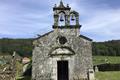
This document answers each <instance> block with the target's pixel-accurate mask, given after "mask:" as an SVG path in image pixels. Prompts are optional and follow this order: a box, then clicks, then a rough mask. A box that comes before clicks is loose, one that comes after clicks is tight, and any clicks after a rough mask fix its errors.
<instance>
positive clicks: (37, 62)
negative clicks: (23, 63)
mask: <svg viewBox="0 0 120 80" xmlns="http://www.w3.org/2000/svg"><path fill="white" fill-rule="evenodd" d="M76 31H77V30H76ZM76 31H75V30H69V29H63V30H61V29H58V30H54V31H53V32H52V33H49V34H48V35H45V36H42V37H41V38H39V39H37V40H35V41H34V43H35V48H34V50H33V69H32V73H33V74H32V77H33V79H36V80H50V79H53V80H57V61H58V60H68V62H69V79H70V80H72V79H73V78H74V79H75V78H76V77H83V78H87V72H88V69H89V68H92V51H91V50H92V49H91V44H92V42H91V41H89V40H86V39H84V38H82V37H79V36H78V35H77V32H76ZM78 31H79V30H78ZM61 35H62V36H64V37H66V39H67V42H66V43H65V44H64V45H61V44H60V43H59V42H58V40H57V37H58V36H61ZM63 48H64V49H63ZM70 54H71V55H70Z"/></svg>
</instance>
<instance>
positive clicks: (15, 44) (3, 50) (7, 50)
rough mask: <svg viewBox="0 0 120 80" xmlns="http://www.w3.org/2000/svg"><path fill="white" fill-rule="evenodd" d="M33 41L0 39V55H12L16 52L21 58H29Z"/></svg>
mask: <svg viewBox="0 0 120 80" xmlns="http://www.w3.org/2000/svg"><path fill="white" fill-rule="evenodd" d="M32 41H33V39H9V38H3V39H0V55H6V54H11V55H12V54H13V51H16V52H17V53H18V54H20V55H21V56H31V53H32V48H33V46H32Z"/></svg>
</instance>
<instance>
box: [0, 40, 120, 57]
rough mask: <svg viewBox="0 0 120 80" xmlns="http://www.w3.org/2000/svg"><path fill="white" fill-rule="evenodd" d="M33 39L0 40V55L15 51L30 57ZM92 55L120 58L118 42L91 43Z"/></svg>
mask: <svg viewBox="0 0 120 80" xmlns="http://www.w3.org/2000/svg"><path fill="white" fill-rule="evenodd" d="M33 40H34V39H31V38H30V39H10V38H2V39H0V54H1V55H3V54H13V51H16V52H17V53H18V54H20V55H21V56H32V49H33V46H32V42H33ZM92 47H93V55H99V56H120V40H111V41H105V42H93V45H92Z"/></svg>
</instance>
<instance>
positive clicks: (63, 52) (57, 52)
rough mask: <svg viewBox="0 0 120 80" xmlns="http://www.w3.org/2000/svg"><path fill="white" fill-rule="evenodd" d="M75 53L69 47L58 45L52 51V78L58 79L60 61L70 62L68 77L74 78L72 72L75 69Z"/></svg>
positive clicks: (50, 54)
mask: <svg viewBox="0 0 120 80" xmlns="http://www.w3.org/2000/svg"><path fill="white" fill-rule="evenodd" d="M74 55H75V52H74V51H73V50H72V49H70V48H68V47H57V48H54V49H52V50H51V51H50V53H49V56H50V59H51V61H52V64H53V65H52V68H53V71H52V79H53V80H58V72H57V71H58V70H57V69H58V62H60V61H61V62H62V61H63V62H64V61H67V62H68V79H72V73H73V69H74V65H73V64H74Z"/></svg>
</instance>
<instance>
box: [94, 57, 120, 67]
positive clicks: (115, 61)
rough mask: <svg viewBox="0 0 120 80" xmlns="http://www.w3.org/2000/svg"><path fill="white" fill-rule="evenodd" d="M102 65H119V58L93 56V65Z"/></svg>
mask: <svg viewBox="0 0 120 80" xmlns="http://www.w3.org/2000/svg"><path fill="white" fill-rule="evenodd" d="M104 63H111V64H120V56H116V57H114V56H93V64H94V65H97V64H104Z"/></svg>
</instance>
